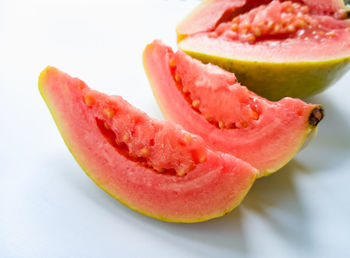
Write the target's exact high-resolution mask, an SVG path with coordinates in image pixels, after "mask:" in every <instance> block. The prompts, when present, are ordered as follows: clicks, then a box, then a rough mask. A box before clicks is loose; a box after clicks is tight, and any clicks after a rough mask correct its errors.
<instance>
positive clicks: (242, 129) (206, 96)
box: [144, 41, 323, 176]
mask: <svg viewBox="0 0 350 258" xmlns="http://www.w3.org/2000/svg"><path fill="white" fill-rule="evenodd" d="M144 67H145V70H146V73H147V75H148V78H149V80H150V83H151V85H152V88H153V92H154V95H155V96H156V99H157V101H158V103H159V105H160V108H161V110H162V111H163V113H164V115H165V116H166V117H167V118H168V119H170V120H172V121H174V122H176V123H179V124H181V125H182V126H183V127H184V128H185V129H186V130H188V131H190V132H193V133H195V134H198V135H200V136H202V137H203V138H204V140H205V142H206V143H207V144H208V146H209V147H211V148H213V149H215V150H220V151H223V152H226V153H230V154H233V155H235V156H237V157H239V158H241V159H243V160H245V161H247V162H249V163H250V164H252V165H253V166H254V167H256V168H257V169H258V170H259V171H260V176H262V175H268V174H271V173H273V172H275V171H276V170H278V169H279V168H280V167H282V166H283V165H285V164H286V163H287V162H288V161H289V160H290V159H292V158H293V156H294V155H295V154H296V153H297V151H298V150H299V149H300V148H301V146H302V144H303V142H304V141H305V139H306V138H307V137H308V136H309V135H312V134H311V132H314V130H315V129H316V126H317V124H318V123H319V121H320V120H321V119H322V118H323V110H322V107H321V106H320V105H313V104H307V103H305V102H303V101H301V100H299V99H292V98H284V99H282V100H281V101H278V102H271V101H268V100H266V99H264V98H262V97H259V96H258V95H256V94H254V93H253V92H251V91H249V90H248V89H247V88H246V87H243V86H241V85H240V84H239V83H238V82H237V80H236V77H235V75H234V74H232V73H230V72H227V71H225V70H223V69H221V68H219V67H218V66H215V65H212V64H207V65H205V64H203V63H201V62H200V61H198V60H196V59H193V58H191V57H190V56H189V55H187V54H186V53H184V52H183V51H181V50H180V51H178V52H176V53H174V52H173V51H172V50H171V49H170V48H169V47H167V46H165V45H164V44H163V43H162V42H160V41H154V42H153V43H152V44H150V45H148V46H147V47H146V49H145V51H144Z"/></svg>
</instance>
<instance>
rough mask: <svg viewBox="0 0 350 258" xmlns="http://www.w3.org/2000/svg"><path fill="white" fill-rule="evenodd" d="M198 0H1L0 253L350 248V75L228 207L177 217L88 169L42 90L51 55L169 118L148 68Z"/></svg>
mask: <svg viewBox="0 0 350 258" xmlns="http://www.w3.org/2000/svg"><path fill="white" fill-rule="evenodd" d="M197 3H198V1H194V0H192V1H170V0H169V1H164V0H163V1H162V0H152V1H150V0H149V1H125V2H121V1H112V0H111V1H97V0H96V1H95V2H93V1H69V0H66V1H58V0H57V1H44V0H41V1H39V0H37V1H9V0H8V1H4V0H2V1H0V96H1V101H0V105H1V107H0V135H1V136H0V137H1V138H0V140H1V142H0V162H1V168H0V257H1V258H8V257H11V258H12V257H28V258H38V257H53V258H55V257H65V258H70V257H71V258H79V257H208V258H209V257H220V258H221V257H269V258H274V257H278V258H283V257H337V258H342V257H350V247H349V245H350V198H349V195H350V187H349V182H350V137H349V134H350V122H349V120H350V119H349V118H350V102H349V96H350V87H349V84H350V74H348V75H347V76H346V77H345V78H344V79H343V80H342V81H340V82H339V83H337V84H336V85H335V86H333V87H332V88H331V89H329V90H328V91H326V92H325V93H323V94H320V95H318V96H316V97H314V98H312V99H311V100H310V101H312V102H315V103H321V104H323V105H324V108H325V110H326V117H325V119H324V121H323V122H322V123H321V124H320V128H319V134H318V136H317V137H316V138H315V139H314V141H313V142H312V143H311V144H310V145H309V146H308V148H306V149H305V150H304V151H302V152H301V153H300V154H298V155H297V156H296V158H294V160H293V161H292V162H290V163H289V164H288V165H287V166H286V167H284V168H283V169H281V170H280V171H279V172H278V173H277V174H275V175H272V176H270V177H267V178H264V179H260V180H258V181H257V182H256V183H255V185H254V186H253V189H252V190H251V192H250V193H249V194H248V196H247V198H246V199H245V200H244V202H243V203H242V205H240V206H239V208H237V209H236V210H234V211H233V212H231V213H230V214H229V215H227V216H225V217H223V218H220V219H215V220H212V221H209V222H204V223H199V224H191V225H186V224H169V223H164V222H161V221H157V220H155V219H152V218H148V217H145V216H143V215H140V214H138V213H136V212H134V211H132V210H129V209H128V208H126V207H124V206H123V205H122V204H120V203H119V202H117V201H115V200H114V199H113V198H111V197H110V196H109V195H107V194H106V193H104V192H103V191H102V190H101V189H100V188H98V187H97V186H96V185H95V184H94V183H93V182H92V181H91V180H90V179H89V178H88V177H87V176H86V175H85V173H84V172H83V171H82V170H81V169H80V167H79V166H78V165H77V163H76V162H75V161H74V159H73V157H72V156H71V154H70V153H69V151H68V149H67V148H66V146H65V145H64V143H63V141H62V139H61V136H60V135H59V133H58V130H57V129H56V126H55V124H54V122H53V120H52V118H51V116H50V114H49V112H48V109H47V107H46V106H45V104H44V101H43V100H42V98H41V96H40V94H39V91H38V89H37V78H38V75H39V73H40V71H41V70H42V69H44V68H45V66H46V65H48V64H50V65H54V66H56V67H58V68H60V69H61V70H63V71H66V72H67V73H69V74H71V75H73V76H78V77H80V78H81V79H83V80H84V81H85V82H87V83H88V85H90V86H91V87H93V88H95V89H97V90H100V91H105V92H108V93H114V94H119V95H122V96H123V97H124V98H125V99H127V100H128V101H130V102H131V103H132V104H134V105H136V106H137V107H139V108H141V109H143V110H145V111H146V112H147V113H148V114H150V115H151V116H154V117H158V118H161V114H160V112H159V110H158V107H157V104H156V102H155V100H154V98H153V96H152V93H151V89H150V87H149V84H148V81H147V79H146V76H145V74H144V71H143V67H142V59H141V58H142V56H141V55H142V51H143V48H144V47H145V45H146V44H147V43H149V42H151V41H152V40H153V39H154V38H160V39H162V40H164V41H165V42H166V43H167V44H170V45H172V46H175V32H174V28H175V25H176V24H177V22H178V21H179V20H180V19H181V18H182V17H184V15H185V14H187V13H188V12H189V10H191V9H192V8H193V7H194V6H195V5H196V4H197Z"/></svg>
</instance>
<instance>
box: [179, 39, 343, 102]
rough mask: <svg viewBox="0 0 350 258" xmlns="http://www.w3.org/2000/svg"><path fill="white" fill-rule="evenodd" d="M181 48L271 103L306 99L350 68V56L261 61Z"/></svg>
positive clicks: (325, 87) (323, 88)
mask: <svg viewBox="0 0 350 258" xmlns="http://www.w3.org/2000/svg"><path fill="white" fill-rule="evenodd" d="M179 48H180V49H181V50H183V51H185V52H186V53H187V54H189V55H191V56H192V57H194V58H196V59H199V60H201V61H202V62H204V63H212V64H216V65H218V66H220V67H222V68H224V69H225V70H227V71H230V72H232V73H234V74H235V75H236V77H237V80H238V81H239V82H240V83H241V84H242V85H245V86H247V87H248V88H249V90H251V91H253V92H255V93H256V94H258V95H260V96H262V97H265V98H267V99H269V100H273V101H276V100H280V99H281V98H283V97H293V98H300V99H305V98H308V97H310V96H313V95H316V94H318V93H320V92H322V91H324V90H325V89H327V88H328V87H330V86H332V85H333V84H334V83H336V82H337V81H338V80H339V79H340V78H341V77H342V76H343V75H344V74H345V73H346V72H347V71H348V70H349V69H350V57H344V58H339V59H334V60H325V61H317V62H283V63H272V62H258V61H245V60H235V59H229V58H225V57H220V56H213V55H210V54H206V53H200V52H196V51H194V50H190V49H186V48H182V47H181V42H180V44H179Z"/></svg>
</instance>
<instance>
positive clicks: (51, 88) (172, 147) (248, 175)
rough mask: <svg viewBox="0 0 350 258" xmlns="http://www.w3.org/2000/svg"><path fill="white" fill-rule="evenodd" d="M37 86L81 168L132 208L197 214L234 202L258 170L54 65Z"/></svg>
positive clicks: (172, 216) (217, 211) (162, 215)
mask: <svg viewBox="0 0 350 258" xmlns="http://www.w3.org/2000/svg"><path fill="white" fill-rule="evenodd" d="M39 89H40V92H41V94H42V96H43V98H44V100H45V102H46V104H47V105H48V107H49V109H50V111H51V114H52V116H53V117H54V120H55V121H56V125H57V127H58V129H59V131H60V132H61V134H62V137H63V139H64V141H65V143H66V144H67V146H68V148H69V150H70V151H71V153H72V154H73V156H74V157H75V159H76V160H77V162H78V163H79V164H80V166H81V167H82V169H83V170H84V171H85V172H86V174H87V175H88V176H89V177H90V178H91V179H92V180H93V181H94V182H95V183H96V184H97V185H99V186H100V187H101V188H102V189H103V190H104V191H106V192H107V193H109V194H110V195H112V196H113V197H115V198H116V199H118V200H119V201H120V202H122V203H124V204H125V205H127V206H128V207H130V208H131V209H134V210H136V211H138V212H141V213H143V214H145V215H148V216H151V217H154V218H157V219H161V220H165V221H170V222H198V221H204V220H208V219H211V218H215V217H219V216H222V215H224V214H225V213H227V212H229V211H230V210H232V209H233V208H234V207H236V206H237V205H238V204H239V203H240V202H241V201H242V199H243V197H244V196H245V194H246V193H247V192H248V190H249V188H250V187H251V185H252V183H253V182H254V180H255V178H256V175H257V170H256V169H255V168H253V167H252V166H251V165H249V164H248V163H247V162H244V161H242V160H239V159H237V158H235V157H233V156H232V155H228V154H223V153H219V152H214V151H211V150H209V149H207V147H206V145H205V143H204V141H203V139H202V138H201V137H199V136H195V135H193V134H190V133H188V132H186V131H185V130H183V128H182V127H180V126H179V125H176V124H174V123H172V122H168V121H159V120H156V119H152V118H150V117H148V116H147V115H146V114H145V113H143V112H141V111H139V110H138V109H136V108H135V107H133V106H131V105H130V104H129V103H128V102H126V101H125V100H123V99H122V98H121V97H119V96H107V95H105V94H102V93H99V92H97V91H94V90H92V89H90V88H88V87H87V85H86V84H85V83H84V82H83V81H81V80H79V79H77V78H72V77H70V76H69V75H67V74H65V73H63V72H61V71H59V70H57V69H56V68H54V67H47V68H46V69H45V70H44V71H43V72H42V73H41V74H40V78H39Z"/></svg>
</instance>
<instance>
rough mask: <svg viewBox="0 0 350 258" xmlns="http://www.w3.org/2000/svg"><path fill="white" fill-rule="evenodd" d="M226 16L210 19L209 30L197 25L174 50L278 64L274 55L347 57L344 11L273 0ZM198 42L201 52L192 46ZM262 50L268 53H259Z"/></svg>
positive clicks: (348, 25) (349, 33)
mask: <svg viewBox="0 0 350 258" xmlns="http://www.w3.org/2000/svg"><path fill="white" fill-rule="evenodd" d="M219 2H221V3H222V2H230V1H219ZM329 2H331V1H329ZM322 3H323V2H322ZM322 3H321V4H322ZM318 7H320V6H318ZM223 8H224V7H223ZM334 8H335V7H334ZM229 12H231V14H232V15H231V16H228V15H226V17H231V18H230V19H227V18H225V17H221V18H216V19H219V20H218V21H217V22H216V23H215V25H214V26H213V27H211V28H209V27H203V28H199V26H198V28H197V31H192V33H190V37H189V38H190V39H189V40H187V41H188V42H187V41H186V40H185V42H184V43H182V45H181V44H180V47H181V48H183V49H197V50H198V51H199V52H204V53H211V54H213V55H216V54H218V55H219V52H221V53H227V57H229V58H230V57H231V55H230V53H233V55H234V56H235V58H238V59H244V60H249V59H250V57H251V58H252V59H254V57H255V59H256V58H258V59H259V58H261V59H263V60H266V61H269V60H271V61H279V60H278V58H277V57H279V58H282V59H283V58H284V59H285V58H288V60H293V59H295V60H299V61H303V60H305V61H310V60H312V59H315V58H316V59H317V58H319V59H322V58H324V57H327V56H333V57H334V58H337V57H340V56H342V55H349V53H350V40H349V39H350V22H349V20H346V19H345V17H346V15H345V9H338V10H336V11H335V10H332V9H330V8H329V9H327V10H324V9H320V8H317V5H315V3H314V2H311V1H305V2H301V1H280V0H273V1H256V2H252V1H247V2H246V3H245V5H242V6H241V7H237V8H236V9H234V10H231V11H229ZM217 15H220V14H219V13H218V14H217ZM232 17H233V18H232ZM210 18H212V17H210ZM216 19H214V20H216ZM194 23H195V21H194ZM189 26H190V27H191V25H189ZM217 39H219V40H217ZM214 42H215V43H216V46H215V47H214ZM340 42H341V43H340ZM199 43H200V44H199ZM198 44H199V45H200V46H199V47H200V48H201V49H198V47H196V45H198ZM242 44H244V46H242ZM315 45H316V46H317V47H315ZM182 46H183V47H182ZM266 47H268V48H269V51H265V50H264V49H265V48H266ZM215 49H217V51H218V53H216V52H215ZM296 49H297V50H298V51H296ZM210 50H214V51H210ZM208 51H209V52H208ZM219 56H220V55H219ZM225 57H226V56H225ZM232 57H233V56H232ZM240 57H241V58H240ZM244 57H246V58H244Z"/></svg>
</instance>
